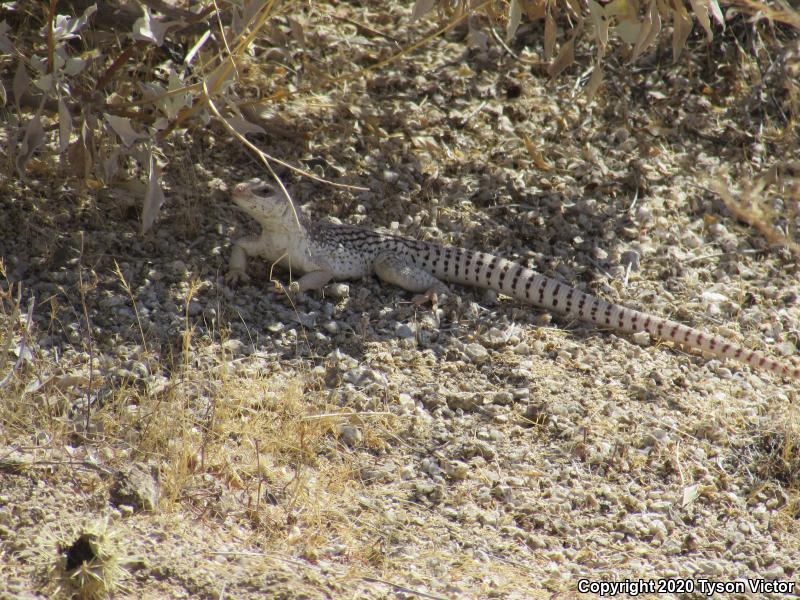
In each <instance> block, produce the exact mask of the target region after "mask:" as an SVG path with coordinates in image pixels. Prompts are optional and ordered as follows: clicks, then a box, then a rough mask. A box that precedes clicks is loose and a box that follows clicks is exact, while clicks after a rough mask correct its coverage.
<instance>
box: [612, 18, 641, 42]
mask: <svg viewBox="0 0 800 600" xmlns="http://www.w3.org/2000/svg"><path fill="white" fill-rule="evenodd" d="M642 28H643V24H642V22H641V21H638V20H636V19H625V20H624V21H620V22H619V25H617V26H616V27H614V32H615V33H616V34H617V35H618V36H619V37H620V39H621V40H622V41H623V42H625V43H626V44H631V45H633V44H635V43H636V42H637V41H638V40H639V36H640V35H641V33H642Z"/></svg>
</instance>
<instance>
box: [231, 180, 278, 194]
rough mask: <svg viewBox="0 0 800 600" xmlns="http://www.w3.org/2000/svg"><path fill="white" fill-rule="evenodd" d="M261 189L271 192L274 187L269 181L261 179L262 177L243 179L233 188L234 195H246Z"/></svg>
mask: <svg viewBox="0 0 800 600" xmlns="http://www.w3.org/2000/svg"><path fill="white" fill-rule="evenodd" d="M261 191H268V192H271V191H272V187H271V186H270V185H268V184H267V183H265V182H263V181H261V180H260V179H251V180H250V181H243V182H242V183H237V184H236V186H234V188H233V195H234V196H246V195H249V194H255V193H257V192H261Z"/></svg>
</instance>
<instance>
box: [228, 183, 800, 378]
mask: <svg viewBox="0 0 800 600" xmlns="http://www.w3.org/2000/svg"><path fill="white" fill-rule="evenodd" d="M231 199H232V200H233V202H234V203H235V204H236V205H237V206H238V207H239V208H240V209H241V210H242V211H244V212H245V213H246V214H248V215H249V216H250V217H252V218H253V219H255V220H256V221H257V222H258V223H259V224H260V225H261V234H260V235H259V236H256V237H246V238H243V239H240V240H238V241H236V242H235V243H234V245H233V249H232V252H231V258H230V264H229V270H228V273H227V275H226V280H227V281H228V282H229V283H232V284H235V283H236V282H238V281H246V280H247V279H248V276H247V274H246V266H247V257H248V256H249V257H256V256H260V257H262V258H264V259H266V260H268V261H270V262H271V263H272V264H278V265H280V266H282V267H284V268H287V269H289V270H290V273H294V272H296V271H299V272H300V273H302V276H301V277H300V279H298V280H296V281H294V282H292V284H291V286H290V290H291V291H292V292H293V293H302V292H305V291H308V290H316V289H321V288H322V287H323V286H325V285H326V284H327V283H328V282H330V281H331V280H347V279H361V278H365V277H370V276H372V275H377V277H378V278H379V279H381V280H382V281H384V282H386V283H391V284H394V285H396V286H399V287H401V288H403V289H405V290H408V291H410V292H416V293H422V294H424V295H423V296H418V297H416V298H415V300H416V301H420V300H423V299H426V298H427V299H431V300H433V301H434V302H435V301H436V295H438V294H447V293H449V288H448V287H447V285H446V283H455V284H460V285H466V286H472V287H480V288H489V289H492V290H494V291H495V292H498V293H502V294H505V295H507V296H510V297H512V298H514V299H516V300H519V301H521V302H524V303H527V304H532V305H535V306H538V307H541V308H545V309H547V310H551V311H556V312H559V313H562V314H566V315H568V316H572V317H577V318H579V319H581V320H583V321H586V322H589V323H593V324H596V325H600V326H604V327H608V328H610V329H614V330H617V331H621V332H625V333H629V334H636V333H638V332H647V333H648V334H650V335H651V336H653V337H654V338H656V339H659V340H663V341H670V342H675V343H679V344H683V345H684V346H688V347H690V348H694V349H696V350H702V351H705V352H707V353H709V354H711V355H713V356H716V357H718V358H721V359H726V358H727V359H733V360H735V361H738V362H740V363H744V364H746V365H749V366H750V367H753V368H757V369H764V370H766V371H770V372H772V373H775V374H777V375H779V376H782V377H786V378H789V379H793V380H795V381H798V382H800V367H799V366H794V365H790V364H784V363H782V362H779V361H778V360H775V359H772V358H769V357H767V356H765V355H763V354H762V353H760V352H757V351H754V350H748V349H745V348H743V347H742V346H740V345H738V344H735V343H734V342H732V341H730V340H728V339H727V338H725V337H722V336H720V335H713V334H710V333H707V332H705V331H701V330H699V329H695V328H693V327H689V326H687V325H683V324H681V323H678V322H676V321H672V320H670V319H666V318H663V317H659V316H656V315H653V314H648V313H646V312H642V311H638V310H634V309H631V308H627V307H625V306H622V305H620V304H614V303H611V302H607V301H605V300H602V299H601V298H598V297H595V296H592V295H591V294H587V293H585V292H582V291H580V290H578V289H576V288H573V287H571V286H569V285H567V284H565V283H563V282H561V281H558V280H557V279H552V278H550V277H546V276H544V275H541V274H539V273H537V272H536V271H534V270H532V269H530V268H528V267H526V266H524V265H522V264H519V263H516V262H513V261H510V260H507V259H504V258H501V257H499V256H495V255H493V254H490V253H487V252H479V251H472V250H466V249H463V248H459V247H455V246H445V245H440V244H436V243H430V242H423V241H418V240H414V239H410V238H405V237H401V236H397V235H392V234H387V233H380V232H377V231H372V230H369V229H364V228H361V227H354V226H350V225H338V224H327V223H312V222H310V220H308V219H307V218H305V217H304V216H303V215H302V214H301V212H300V210H299V209H298V207H297V206H295V204H294V201H293V200H292V199H291V198H290V197H289V196H288V195H287V193H285V191H284V190H283V189H277V188H274V187H272V186H270V185H268V184H266V183H265V182H263V181H262V180H260V179H252V180H249V181H244V182H241V183H238V184H236V185H235V186H234V188H233V190H232V192H231Z"/></svg>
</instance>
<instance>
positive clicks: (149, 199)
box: [142, 151, 164, 234]
mask: <svg viewBox="0 0 800 600" xmlns="http://www.w3.org/2000/svg"><path fill="white" fill-rule="evenodd" d="M147 162H148V169H149V178H148V180H147V191H146V192H145V194H144V206H143V207H142V234H145V233H147V231H148V230H149V229H150V228H151V227H152V226H153V223H155V221H156V216H158V211H159V210H160V209H161V205H162V204H164V192H163V190H162V189H161V168H160V167H159V166H158V162H157V161H156V157H155V155H154V154H153V152H152V151H148V161H147Z"/></svg>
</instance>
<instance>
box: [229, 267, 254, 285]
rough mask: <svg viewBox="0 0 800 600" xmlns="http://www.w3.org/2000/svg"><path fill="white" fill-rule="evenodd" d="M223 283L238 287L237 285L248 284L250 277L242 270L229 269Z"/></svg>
mask: <svg viewBox="0 0 800 600" xmlns="http://www.w3.org/2000/svg"><path fill="white" fill-rule="evenodd" d="M225 283H226V284H228V285H238V284H239V283H250V275H248V274H247V273H245V272H244V269H237V268H230V269H228V272H227V273H226V274H225Z"/></svg>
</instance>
